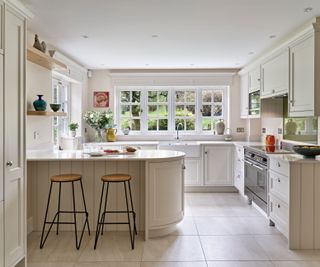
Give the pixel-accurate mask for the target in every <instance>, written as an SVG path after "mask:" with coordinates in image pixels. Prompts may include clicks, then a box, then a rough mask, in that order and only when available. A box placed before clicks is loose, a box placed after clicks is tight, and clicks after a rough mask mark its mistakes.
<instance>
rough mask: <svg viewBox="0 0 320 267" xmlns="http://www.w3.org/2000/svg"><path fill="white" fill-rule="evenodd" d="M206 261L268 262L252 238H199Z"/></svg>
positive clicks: (265, 255)
mask: <svg viewBox="0 0 320 267" xmlns="http://www.w3.org/2000/svg"><path fill="white" fill-rule="evenodd" d="M200 239H201V244H202V247H203V250H204V254H205V257H206V259H207V260H209V261H210V260H211V261H215V260H222V261H223V260H224V261H227V260H231V261H232V260H248V261H250V260H257V261H258V260H268V256H267V254H266V253H265V252H264V251H263V249H262V248H261V247H260V246H259V245H258V243H257V242H256V241H255V239H254V237H252V236H201V237H200Z"/></svg>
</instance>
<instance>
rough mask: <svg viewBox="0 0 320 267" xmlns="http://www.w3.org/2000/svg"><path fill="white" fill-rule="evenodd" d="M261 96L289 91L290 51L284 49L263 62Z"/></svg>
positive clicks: (271, 95) (272, 95)
mask: <svg viewBox="0 0 320 267" xmlns="http://www.w3.org/2000/svg"><path fill="white" fill-rule="evenodd" d="M261 78H262V81H261V98H269V97H274V96H279V95H284V94H287V93H288V89H289V51H288V49H284V50H281V51H279V52H278V53H276V54H274V55H273V56H272V57H270V58H269V59H268V60H267V61H265V62H264V63H262V64H261Z"/></svg>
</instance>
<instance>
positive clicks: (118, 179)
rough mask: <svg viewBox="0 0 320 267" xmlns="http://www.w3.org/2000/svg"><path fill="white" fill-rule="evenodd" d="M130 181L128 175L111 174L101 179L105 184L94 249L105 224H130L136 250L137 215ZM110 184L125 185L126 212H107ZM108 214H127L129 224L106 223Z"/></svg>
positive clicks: (132, 245)
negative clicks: (131, 218) (131, 217)
mask: <svg viewBox="0 0 320 267" xmlns="http://www.w3.org/2000/svg"><path fill="white" fill-rule="evenodd" d="M130 180H131V176H130V175H128V174H109V175H104V176H102V177H101V181H102V182H103V184H102V190H101V197H100V205H99V214H98V220H97V228H96V238H95V242H94V249H96V248H97V243H98V239H99V235H100V231H101V235H103V229H104V225H105V224H128V226H129V234H130V241H131V248H132V249H134V240H135V235H137V234H138V233H137V228H136V213H135V211H134V208H133V201H132V193H131V186H130ZM105 183H107V189H106V194H105V200H104V208H103V212H102V211H101V207H102V202H103V195H104V191H105V190H104V187H105ZM109 183H123V186H124V194H125V199H126V206H127V210H125V211H119V210H108V211H107V206H108V192H109ZM127 184H128V188H129V196H130V203H131V209H130V208H129V204H128V195H127ZM107 213H127V216H128V221H127V222H105V219H106V214H107ZM130 214H132V216H133V230H132V232H131V221H130Z"/></svg>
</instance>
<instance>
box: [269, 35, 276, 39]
mask: <svg viewBox="0 0 320 267" xmlns="http://www.w3.org/2000/svg"><path fill="white" fill-rule="evenodd" d="M276 37H277V35H274V34H272V35H269V38H270V39H274V38H276Z"/></svg>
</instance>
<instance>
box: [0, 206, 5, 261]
mask: <svg viewBox="0 0 320 267" xmlns="http://www.w3.org/2000/svg"><path fill="white" fill-rule="evenodd" d="M3 226H4V225H3V201H0V267H3V266H4V237H3V235H4V227H3Z"/></svg>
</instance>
